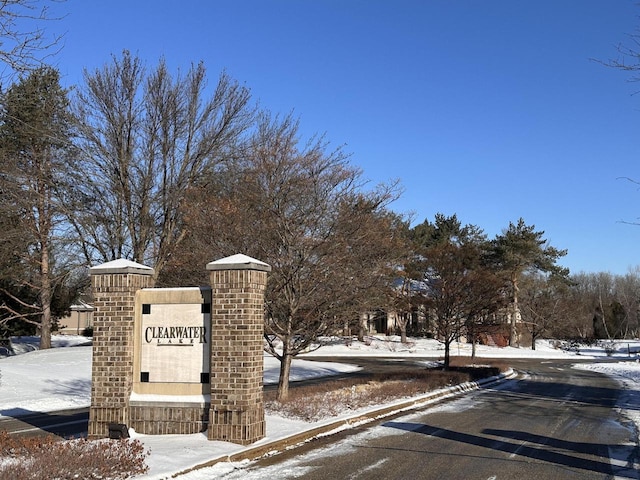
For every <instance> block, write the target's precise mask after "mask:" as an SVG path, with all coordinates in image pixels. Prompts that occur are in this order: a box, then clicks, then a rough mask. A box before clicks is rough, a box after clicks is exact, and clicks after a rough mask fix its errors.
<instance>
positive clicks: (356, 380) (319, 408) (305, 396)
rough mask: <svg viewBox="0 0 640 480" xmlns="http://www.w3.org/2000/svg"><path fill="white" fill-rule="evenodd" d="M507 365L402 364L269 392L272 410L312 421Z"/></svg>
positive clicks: (483, 374) (491, 373)
mask: <svg viewBox="0 0 640 480" xmlns="http://www.w3.org/2000/svg"><path fill="white" fill-rule="evenodd" d="M506 369H507V367H506V366H505V365H500V364H494V365H482V366H473V365H466V364H464V363H461V361H459V360H454V361H452V364H451V367H450V369H449V370H443V369H441V368H417V367H416V368H410V367H399V368H398V370H394V371H391V372H387V373H375V374H371V375H368V376H354V377H353V378H345V379H340V380H333V381H327V382H322V383H318V384H314V385H305V386H299V387H293V386H292V388H291V389H290V390H289V398H288V399H287V400H286V401H284V402H278V401H277V400H276V398H275V397H276V392H275V391H271V392H265V409H266V411H267V412H268V413H271V414H276V415H280V416H282V417H287V418H295V419H300V420H304V421H308V422H316V421H319V420H322V419H325V418H329V417H333V416H336V415H339V414H342V413H344V412H345V411H354V410H358V409H360V408H363V407H370V406H373V405H381V404H383V403H389V402H392V401H394V400H400V399H403V398H410V397H415V396H418V395H421V394H424V393H427V392H430V391H433V390H437V389H439V388H444V387H448V386H451V385H457V384H460V383H465V382H470V381H476V380H480V379H482V378H487V377H491V376H494V375H498V374H499V373H500V372H503V371H506Z"/></svg>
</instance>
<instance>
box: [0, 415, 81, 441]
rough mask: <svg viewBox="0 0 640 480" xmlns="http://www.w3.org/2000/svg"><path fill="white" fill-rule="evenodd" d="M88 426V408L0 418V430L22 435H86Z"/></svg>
mask: <svg viewBox="0 0 640 480" xmlns="http://www.w3.org/2000/svg"><path fill="white" fill-rule="evenodd" d="M88 426H89V409H88V408H82V409H76V410H68V411H60V412H52V413H36V412H34V413H28V414H20V415H16V417H6V418H2V419H0V431H5V432H9V433H10V434H11V435H20V436H24V437H35V436H40V435H43V434H45V435H47V434H48V435H54V436H57V437H60V438H78V437H86V436H87V429H88Z"/></svg>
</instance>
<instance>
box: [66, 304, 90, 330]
mask: <svg viewBox="0 0 640 480" xmlns="http://www.w3.org/2000/svg"><path fill="white" fill-rule="evenodd" d="M58 325H59V326H60V327H59V328H58V333H59V334H61V335H82V333H83V332H84V331H85V329H87V328H92V327H93V307H92V306H91V305H89V304H88V303H85V302H82V301H80V302H78V303H77V304H74V305H71V308H70V312H69V315H68V316H66V317H63V318H61V319H60V320H58Z"/></svg>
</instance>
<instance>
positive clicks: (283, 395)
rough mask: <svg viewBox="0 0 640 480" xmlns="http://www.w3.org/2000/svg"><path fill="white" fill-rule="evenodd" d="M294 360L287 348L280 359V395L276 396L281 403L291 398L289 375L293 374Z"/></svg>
mask: <svg viewBox="0 0 640 480" xmlns="http://www.w3.org/2000/svg"><path fill="white" fill-rule="evenodd" d="M292 359H293V357H292V355H291V354H290V353H288V352H287V351H286V348H285V351H283V352H282V358H281V359H280V378H278V393H277V394H276V400H277V401H279V402H282V401H283V400H286V399H287V398H288V397H289V374H290V373H291V360H292Z"/></svg>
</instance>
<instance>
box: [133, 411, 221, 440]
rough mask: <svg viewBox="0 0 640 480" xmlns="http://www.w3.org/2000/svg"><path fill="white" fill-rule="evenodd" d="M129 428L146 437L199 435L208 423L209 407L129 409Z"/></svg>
mask: <svg viewBox="0 0 640 480" xmlns="http://www.w3.org/2000/svg"><path fill="white" fill-rule="evenodd" d="M129 410H130V415H129V426H130V427H131V428H133V429H134V430H135V431H136V432H140V433H144V434H146V435H180V434H184V435H187V434H192V433H201V432H204V431H205V430H206V429H207V424H208V423H209V405H202V406H194V407H189V406H184V405H176V406H150V405H135V406H131V407H130V409H129Z"/></svg>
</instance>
